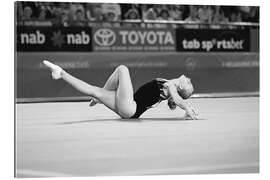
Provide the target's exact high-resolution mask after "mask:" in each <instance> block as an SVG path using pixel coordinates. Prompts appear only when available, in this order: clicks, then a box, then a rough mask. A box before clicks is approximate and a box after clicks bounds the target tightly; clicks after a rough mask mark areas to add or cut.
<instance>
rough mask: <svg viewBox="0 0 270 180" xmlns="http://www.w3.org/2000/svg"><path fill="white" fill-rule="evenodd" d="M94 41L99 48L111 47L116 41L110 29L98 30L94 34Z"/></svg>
mask: <svg viewBox="0 0 270 180" xmlns="http://www.w3.org/2000/svg"><path fill="white" fill-rule="evenodd" d="M94 39H95V42H96V43H97V44H98V45H99V46H111V45H113V44H114V43H115V41H116V35H115V33H114V31H112V30H110V29H99V30H97V31H96V32H95V34H94Z"/></svg>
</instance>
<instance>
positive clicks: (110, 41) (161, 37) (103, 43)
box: [93, 28, 175, 52]
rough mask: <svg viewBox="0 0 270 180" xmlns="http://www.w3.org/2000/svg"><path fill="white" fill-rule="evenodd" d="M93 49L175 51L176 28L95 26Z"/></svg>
mask: <svg viewBox="0 0 270 180" xmlns="http://www.w3.org/2000/svg"><path fill="white" fill-rule="evenodd" d="M93 51H101V52H108V51H109V52H110V51H117V52H121V51H122V52H123V51H129V52H132V51H134V52H138V51H139V52H140V51H146V52H160V51H167V52H168V51H175V30H174V29H161V28H152V29H151V28H147V29H145V28H132V29H131V28H93Z"/></svg>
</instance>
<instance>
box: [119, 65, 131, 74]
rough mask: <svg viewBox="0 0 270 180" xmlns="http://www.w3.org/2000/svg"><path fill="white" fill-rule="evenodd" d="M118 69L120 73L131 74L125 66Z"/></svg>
mask: <svg viewBox="0 0 270 180" xmlns="http://www.w3.org/2000/svg"><path fill="white" fill-rule="evenodd" d="M117 69H118V71H119V72H120V73H129V69H128V67H127V66H125V65H120V66H118V67H117Z"/></svg>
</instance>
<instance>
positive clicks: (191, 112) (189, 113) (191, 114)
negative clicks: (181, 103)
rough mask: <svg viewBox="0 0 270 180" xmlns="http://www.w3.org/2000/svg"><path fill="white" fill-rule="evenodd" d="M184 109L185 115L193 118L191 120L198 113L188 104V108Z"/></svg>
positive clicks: (195, 117)
mask: <svg viewBox="0 0 270 180" xmlns="http://www.w3.org/2000/svg"><path fill="white" fill-rule="evenodd" d="M185 111H186V114H185V116H186V118H187V119H193V120H196V119H198V114H197V112H196V111H195V109H194V108H193V107H192V106H188V108H187V109H186V110H185Z"/></svg>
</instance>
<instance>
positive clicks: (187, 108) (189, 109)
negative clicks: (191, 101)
mask: <svg viewBox="0 0 270 180" xmlns="http://www.w3.org/2000/svg"><path fill="white" fill-rule="evenodd" d="M167 88H168V92H169V94H170V96H171V97H172V99H173V101H174V102H175V104H176V105H177V106H178V107H180V108H181V109H183V110H184V111H186V115H187V116H188V117H190V118H191V119H197V114H196V113H195V111H194V110H193V108H192V107H191V106H189V105H188V104H187V103H186V102H185V101H184V99H183V98H182V97H181V96H179V94H178V93H177V89H176V87H175V85H174V84H168V86H167Z"/></svg>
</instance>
